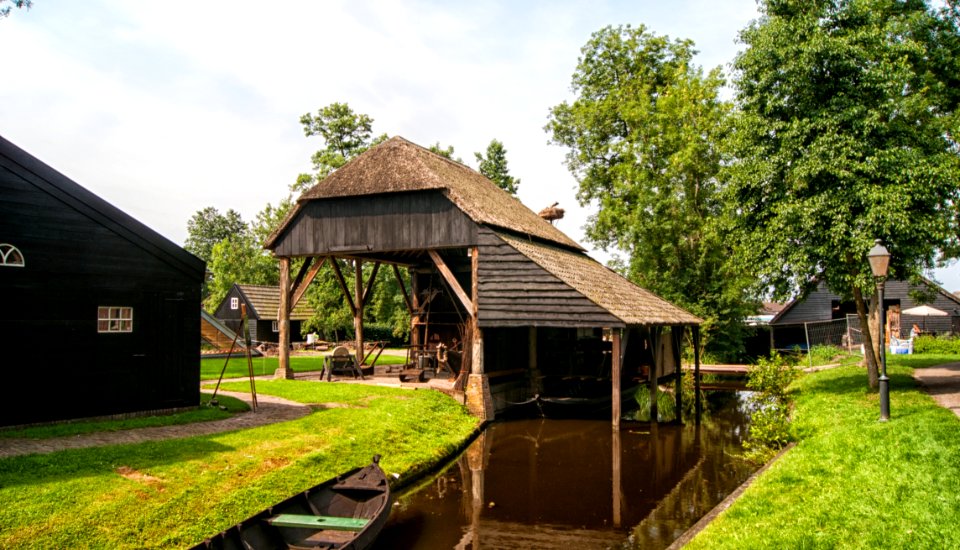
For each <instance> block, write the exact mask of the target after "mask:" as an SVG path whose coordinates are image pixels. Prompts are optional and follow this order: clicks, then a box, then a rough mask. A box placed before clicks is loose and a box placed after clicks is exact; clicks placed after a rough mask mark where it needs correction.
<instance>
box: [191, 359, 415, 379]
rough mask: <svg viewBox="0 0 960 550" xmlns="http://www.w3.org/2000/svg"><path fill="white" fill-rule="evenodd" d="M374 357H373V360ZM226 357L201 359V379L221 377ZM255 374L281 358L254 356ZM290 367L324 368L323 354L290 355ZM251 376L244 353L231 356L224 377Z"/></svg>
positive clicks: (387, 362) (383, 362)
mask: <svg viewBox="0 0 960 550" xmlns="http://www.w3.org/2000/svg"><path fill="white" fill-rule="evenodd" d="M372 359H373V357H371V360H372ZM226 361H227V360H226V358H223V357H220V358H204V359H200V380H216V379H217V378H219V377H220V371H222V370H223V364H224V363H225V362H226ZM251 362H252V363H253V374H254V376H269V375H272V374H273V373H274V371H276V370H277V366H278V365H279V359H278V358H277V357H276V356H273V357H263V356H261V357H253V358H252V359H251ZM404 362H406V358H405V357H400V356H396V355H386V354H384V355H381V356H380V358H379V359H377V362H376V364H377V365H400V364H403V363H404ZM290 368H291V369H292V370H293V372H314V371H321V370H323V356H322V355H292V356H291V357H290ZM245 376H249V371H248V367H247V358H246V357H245V356H243V355H240V356H235V357H231V358H230V362H229V363H228V364H227V370H226V371H225V372H224V375H223V377H224V378H241V377H245Z"/></svg>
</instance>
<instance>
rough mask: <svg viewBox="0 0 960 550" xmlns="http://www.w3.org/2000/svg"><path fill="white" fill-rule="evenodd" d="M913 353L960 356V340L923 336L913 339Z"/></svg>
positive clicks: (948, 337) (951, 337)
mask: <svg viewBox="0 0 960 550" xmlns="http://www.w3.org/2000/svg"><path fill="white" fill-rule="evenodd" d="M913 353H936V354H943V355H960V338H956V337H954V336H932V335H928V334H921V335H920V336H917V337H915V338H914V339H913Z"/></svg>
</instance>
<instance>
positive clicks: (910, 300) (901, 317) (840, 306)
mask: <svg viewBox="0 0 960 550" xmlns="http://www.w3.org/2000/svg"><path fill="white" fill-rule="evenodd" d="M916 290H920V291H922V292H923V293H924V294H931V295H932V296H933V301H931V302H928V303H927V304H926V305H929V306H931V307H933V308H936V309H938V310H940V311H943V312H944V313H946V315H943V316H917V315H909V314H907V313H902V312H905V311H909V310H910V309H912V308H914V307H917V306H919V305H922V304H920V303H918V302H917V301H916V300H915V299H914V292H913V291H916ZM867 298H869V297H867ZM883 306H884V311H885V315H884V318H885V320H886V325H887V326H886V332H885V334H887V335H888V337H889V336H891V335H892V336H894V337H902V338H908V337H909V336H910V329H911V327H912V326H913V325H914V324H916V325H917V326H919V327H922V328H923V329H924V330H925V331H926V332H927V333H930V334H951V333H958V332H960V298H958V297H957V296H956V295H954V294H952V293H950V292H947V291H946V290H944V289H943V288H942V287H941V286H940V285H938V284H936V283H934V282H933V281H931V280H929V279H923V280H922V281H921V283H920V285H919V288H918V287H914V286H913V285H911V284H910V283H909V282H908V281H901V280H889V281H887V282H886V283H885V285H884V298H883ZM856 312H857V309H856V304H854V302H853V301H852V300H844V299H843V298H842V297H841V296H840V295H838V294H836V293H835V292H833V291H831V290H830V289H829V288H827V286H826V284H824V283H822V282H821V283H819V284H818V285H817V288H816V289H815V290H813V291H812V292H810V293H809V294H807V295H806V296H803V297H800V298H797V299H795V300H792V301H791V302H789V303H788V304H787V305H786V306H784V308H783V309H782V310H780V312H779V313H777V315H776V316H774V318H773V319H772V320H771V321H770V326H771V328H772V336H771V340H772V346H773V347H774V349H790V348H792V347H794V346H799V345H803V344H804V343H805V341H806V338H807V336H808V335H809V333H810V330H811V327H817V326H822V325H826V324H829V323H842V322H843V321H844V320H845V319H847V318H848V317H851V318H852V317H853V316H854V315H855V314H856ZM853 323H854V324H856V326H857V327H859V321H856V320H853ZM836 334H843V333H841V332H837V333H835V336H834V341H830V342H826V343H830V344H835V345H839V344H841V343H842V342H841V341H840V340H841V336H836ZM852 341H853V342H854V343H857V342H859V339H857V338H856V337H853V338H852Z"/></svg>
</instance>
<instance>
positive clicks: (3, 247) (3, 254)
mask: <svg viewBox="0 0 960 550" xmlns="http://www.w3.org/2000/svg"><path fill="white" fill-rule="evenodd" d="M24 264H25V262H24V261H23V253H22V252H20V251H19V250H18V249H17V247H15V246H13V245H12V244H9V243H0V267H23V266H24Z"/></svg>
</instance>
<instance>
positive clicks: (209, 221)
mask: <svg viewBox="0 0 960 550" xmlns="http://www.w3.org/2000/svg"><path fill="white" fill-rule="evenodd" d="M246 229H247V224H246V223H245V222H244V221H243V219H242V218H241V217H240V214H239V213H238V212H237V211H236V210H234V209H232V208H231V209H229V210H227V211H226V212H225V213H223V214H221V213H220V211H219V210H217V209H216V208H214V207H213V206H208V207H206V208H204V209H203V210H199V211H197V212H196V213H194V214H193V216H191V217H190V219H189V220H188V221H187V240H186V241H185V242H184V244H183V247H184V248H185V249H186V250H187V251H188V252H190V253H192V254H193V255H194V256H196V257H198V258H200V259H202V260H206V261H210V252H211V251H212V250H213V247H214V245H216V244H217V243H218V242H220V241H222V240H224V239H226V238H227V237H235V236H238V235H240V234H241V233H243V232H244V231H246Z"/></svg>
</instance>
